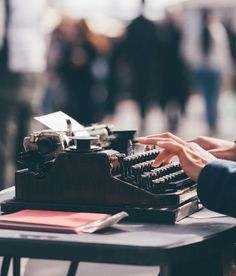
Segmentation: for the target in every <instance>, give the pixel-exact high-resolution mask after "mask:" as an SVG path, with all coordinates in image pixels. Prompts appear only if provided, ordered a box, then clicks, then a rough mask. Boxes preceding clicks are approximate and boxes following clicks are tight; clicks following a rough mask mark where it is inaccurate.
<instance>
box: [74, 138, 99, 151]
mask: <svg viewBox="0 0 236 276" xmlns="http://www.w3.org/2000/svg"><path fill="white" fill-rule="evenodd" d="M70 138H71V139H72V140H74V142H75V147H69V150H72V151H76V152H83V153H86V152H92V151H98V150H101V148H100V147H98V146H95V145H91V143H92V141H96V140H98V139H99V136H88V137H79V136H72V137H70Z"/></svg>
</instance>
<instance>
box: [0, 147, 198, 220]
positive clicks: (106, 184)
mask: <svg viewBox="0 0 236 276" xmlns="http://www.w3.org/2000/svg"><path fill="white" fill-rule="evenodd" d="M15 179H16V181H15V191H16V195H15V198H14V199H12V200H9V201H6V202H4V203H3V204H2V205H1V209H2V211H3V212H5V213H9V212H13V211H17V210H21V209H49V210H64V211H86V212H87V211H92V212H106V213H116V212H118V211H122V210H123V211H126V212H128V213H129V217H128V219H129V220H131V221H149V222H167V223H175V222H176V221H179V220H180V219H182V218H184V217H186V216H188V215H190V214H192V213H194V212H196V211H197V210H199V202H198V199H197V192H196V186H197V185H196V184H195V185H193V186H192V187H189V188H186V189H183V190H180V191H177V192H172V193H168V194H153V193H151V192H149V191H147V190H144V189H142V188H139V187H137V186H134V185H132V184H130V183H128V182H126V181H124V180H121V179H120V178H119V175H117V176H113V175H112V174H111V164H110V160H109V156H108V154H107V152H106V151H98V152H88V153H78V152H73V151H68V152H67V151H64V152H62V153H60V154H59V156H58V157H57V158H56V160H55V162H54V164H53V166H52V167H51V168H50V170H49V171H48V172H47V174H46V176H43V177H42V176H39V175H37V174H35V173H34V172H32V171H30V170H29V169H23V170H19V171H16V174H15Z"/></svg>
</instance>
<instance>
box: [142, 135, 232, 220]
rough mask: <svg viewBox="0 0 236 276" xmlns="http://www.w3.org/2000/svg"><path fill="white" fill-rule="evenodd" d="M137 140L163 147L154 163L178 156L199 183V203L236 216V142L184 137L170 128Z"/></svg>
mask: <svg viewBox="0 0 236 276" xmlns="http://www.w3.org/2000/svg"><path fill="white" fill-rule="evenodd" d="M137 140H138V142H139V143H141V144H150V145H155V146H158V147H160V148H162V149H163V150H162V151H161V152H160V154H159V155H158V156H157V157H156V159H155V161H154V163H153V166H160V165H161V164H163V163H164V164H166V163H169V162H171V160H172V159H173V158H174V157H175V156H177V157H178V159H179V162H180V165H181V167H182V169H183V170H184V172H185V173H186V174H187V175H188V176H189V177H191V178H192V180H194V181H196V182H197V183H198V185H197V192H198V196H199V199H200V200H201V202H202V204H203V205H204V206H205V207H207V208H208V209H210V210H213V211H215V212H219V213H223V214H226V215H229V216H233V217H236V204H235V202H236V201H235V199H236V144H235V142H232V141H226V140H222V139H216V138H212V137H206V136H199V137H195V138H193V139H191V140H189V141H184V140H182V139H180V138H179V137H177V136H175V135H174V134H172V133H170V132H169V133H168V132H167V133H161V134H156V135H150V136H146V137H140V138H138V139H137Z"/></svg>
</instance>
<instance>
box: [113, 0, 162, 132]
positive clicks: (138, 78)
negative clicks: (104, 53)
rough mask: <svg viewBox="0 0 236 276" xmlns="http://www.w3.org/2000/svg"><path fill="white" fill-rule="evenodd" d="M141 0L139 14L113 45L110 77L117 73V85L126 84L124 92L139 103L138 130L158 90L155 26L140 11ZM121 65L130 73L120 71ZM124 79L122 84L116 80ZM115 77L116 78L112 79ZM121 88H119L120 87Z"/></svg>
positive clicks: (157, 52) (157, 46) (158, 70)
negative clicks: (125, 73) (114, 48)
mask: <svg viewBox="0 0 236 276" xmlns="http://www.w3.org/2000/svg"><path fill="white" fill-rule="evenodd" d="M143 8H144V1H142V6H141V14H140V15H139V16H138V17H136V18H135V19H134V20H133V21H132V22H131V23H130V24H129V25H128V27H127V29H126V32H125V35H124V38H123V39H122V40H121V41H120V43H119V44H118V45H117V46H116V47H117V49H116V50H115V52H114V53H113V56H112V59H114V60H113V61H112V63H113V66H116V68H114V67H113V70H114V69H115V72H114V74H115V75H113V77H115V78H116V77H117V79H116V84H118V86H119V88H120V89H121V88H125V89H126V92H127V94H128V93H129V96H130V97H131V98H132V99H133V100H135V101H136V102H137V104H138V107H139V112H140V117H141V127H140V129H141V131H143V130H144V127H145V124H144V120H145V116H146V112H147V107H148V105H149V104H151V103H153V99H154V98H155V96H156V93H157V91H158V85H159V83H158V81H159V78H158V73H159V72H160V65H159V62H158V61H159V51H158V49H159V41H158V38H157V31H156V26H155V24H154V23H153V22H151V21H150V20H148V19H147V18H145V17H144V16H143V14H142V9H143ZM122 68H123V69H124V70H125V71H126V72H127V73H128V74H129V75H128V76H126V75H124V74H123V73H122V71H121V70H122ZM120 77H122V79H123V85H124V86H125V87H122V86H121V85H122V84H121V83H119V80H120ZM113 80H115V79H113ZM121 92H122V91H121Z"/></svg>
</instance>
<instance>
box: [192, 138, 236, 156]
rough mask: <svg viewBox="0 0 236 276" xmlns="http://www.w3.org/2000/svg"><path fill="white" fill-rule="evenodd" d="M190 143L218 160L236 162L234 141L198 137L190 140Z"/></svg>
mask: <svg viewBox="0 0 236 276" xmlns="http://www.w3.org/2000/svg"><path fill="white" fill-rule="evenodd" d="M188 142H194V143H196V144H198V145H199V146H200V147H202V148H204V149H205V150H207V151H208V152H210V153H211V154H212V155H214V156H215V157H216V158H220V159H226V160H231V161H236V144H235V143H234V142H232V141H226V140H222V139H217V138H212V137H207V136H198V137H195V138H193V139H191V140H188Z"/></svg>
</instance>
